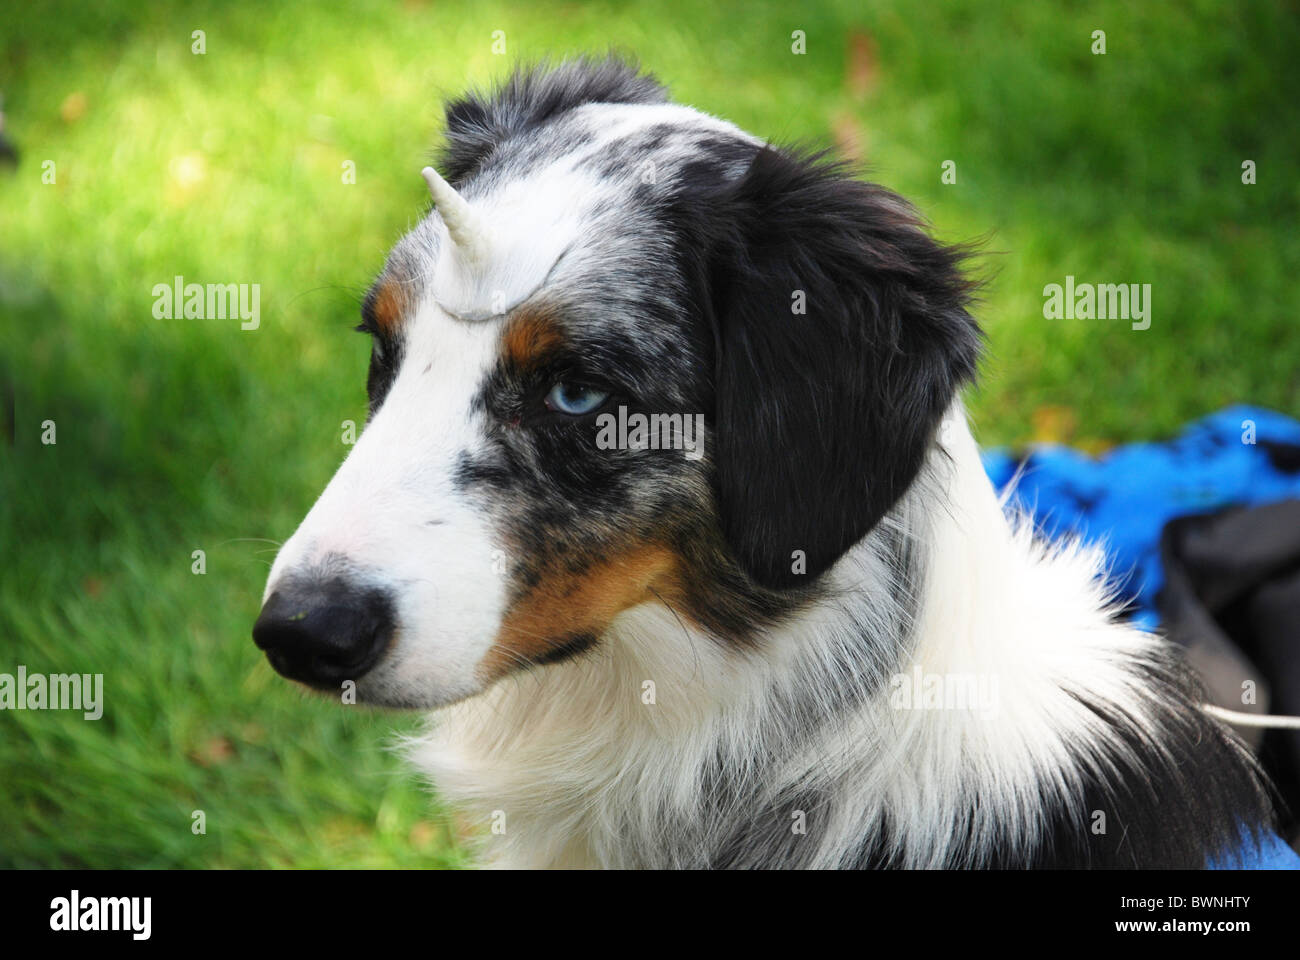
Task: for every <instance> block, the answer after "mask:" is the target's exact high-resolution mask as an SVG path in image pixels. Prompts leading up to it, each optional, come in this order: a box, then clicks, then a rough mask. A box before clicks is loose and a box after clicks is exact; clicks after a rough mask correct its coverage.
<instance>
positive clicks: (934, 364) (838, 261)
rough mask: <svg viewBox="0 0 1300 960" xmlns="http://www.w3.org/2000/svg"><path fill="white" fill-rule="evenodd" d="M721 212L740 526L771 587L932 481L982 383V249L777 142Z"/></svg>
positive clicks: (716, 213)
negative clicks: (943, 238) (945, 436)
mask: <svg viewBox="0 0 1300 960" xmlns="http://www.w3.org/2000/svg"><path fill="white" fill-rule="evenodd" d="M714 199H715V200H719V201H720V205H719V206H717V207H713V206H712V204H710V205H709V206H710V207H711V208H712V209H711V211H710V219H711V221H712V222H711V224H710V225H709V227H706V228H705V229H706V230H708V232H709V233H711V234H712V246H713V249H714V256H713V259H712V261H711V263H710V266H709V270H710V277H709V285H710V287H711V291H712V295H711V297H710V307H711V310H712V314H713V316H712V318H711V323H712V325H713V335H714V341H715V349H716V358H715V364H716V374H715V390H716V393H715V397H716V401H715V402H716V409H715V421H714V438H713V439H714V442H713V448H714V458H715V467H716V474H715V484H716V494H717V497H718V504H719V509H720V511H721V521H722V530H723V533H724V535H725V537H726V539H727V541H728V542H729V544H730V546H731V548H732V550H733V551H734V554H735V556H736V558H737V560H738V561H739V562H740V564H741V566H742V567H743V568H744V569H745V570H746V571H748V573H749V574H750V576H752V577H753V578H754V580H756V581H757V582H758V583H760V584H762V585H764V586H767V587H773V588H788V587H793V586H797V585H800V584H805V583H809V582H811V580H812V579H813V578H815V577H817V576H818V575H819V574H821V573H822V572H824V571H825V570H826V568H828V567H829V566H830V565H831V564H833V563H834V562H835V561H836V560H838V559H839V558H840V557H841V556H842V555H843V554H844V552H845V551H846V550H847V549H848V548H849V547H850V546H852V545H853V544H854V543H856V542H857V541H858V540H860V539H861V538H862V537H863V536H864V535H865V534H866V533H867V531H869V530H870V529H871V528H872V527H873V526H875V524H876V523H878V522H879V521H880V519H881V517H883V516H884V514H885V513H886V511H888V510H889V509H890V507H891V506H892V505H893V504H894V503H895V502H896V501H897V500H898V499H899V497H901V496H902V495H903V493H904V492H905V491H906V489H907V487H908V486H909V485H910V484H911V483H912V481H913V480H914V479H915V478H916V475H917V473H918V471H919V470H920V467H921V464H922V461H923V459H924V457H925V455H926V452H927V450H928V449H929V447H930V445H931V444H932V443H933V442H934V437H935V433H936V430H937V427H938V424H939V421H940V418H941V417H942V415H943V413H944V411H945V410H946V409H947V407H948V406H949V404H950V403H951V402H952V400H953V398H954V395H955V393H956V391H957V389H958V388H959V387H960V386H961V384H962V383H963V382H964V381H966V380H969V379H970V378H971V377H973V375H974V372H975V367H976V363H977V360H978V355H979V348H980V339H981V337H980V332H979V328H978V327H977V326H976V324H975V321H974V320H973V319H972V317H971V316H970V314H969V313H968V312H967V309H966V308H967V304H968V302H969V299H970V295H971V290H972V286H973V285H972V284H971V283H970V282H969V281H967V280H966V279H965V278H963V276H962V274H961V270H960V264H961V260H962V257H963V256H964V253H965V251H963V250H962V249H960V248H948V247H943V246H941V245H940V244H938V243H936V242H935V241H934V240H932V239H931V238H930V237H929V236H928V235H927V234H926V233H925V231H924V229H923V228H922V226H921V224H920V222H919V220H918V217H917V215H916V214H915V212H914V211H913V210H912V208H911V207H910V206H909V205H908V204H907V203H906V202H905V201H904V200H903V199H902V198H900V197H898V196H897V195H895V194H893V193H891V192H889V191H887V190H885V189H883V188H881V187H878V186H875V185H872V184H868V183H863V182H861V181H858V180H854V179H852V178H851V177H850V176H848V175H847V174H846V173H845V172H844V169H843V167H842V166H840V165H837V164H833V163H827V162H825V161H823V160H822V158H821V157H820V156H819V155H814V156H799V155H795V154H791V153H788V152H785V151H780V150H775V149H772V148H767V147H765V148H763V149H762V150H761V151H759V153H758V154H757V156H756V158H755V159H754V161H753V163H752V165H751V166H750V167H749V169H748V171H747V173H746V174H745V175H744V176H743V177H741V178H740V179H738V180H736V181H734V182H732V183H731V184H730V185H729V186H727V187H725V188H724V189H723V191H722V193H721V194H720V195H718V194H715V196H714Z"/></svg>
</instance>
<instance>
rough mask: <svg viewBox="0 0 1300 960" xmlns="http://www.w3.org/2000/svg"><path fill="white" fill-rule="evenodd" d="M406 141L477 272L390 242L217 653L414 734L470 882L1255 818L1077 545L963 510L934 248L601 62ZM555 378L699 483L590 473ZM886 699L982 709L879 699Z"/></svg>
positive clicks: (950, 334) (1251, 780)
mask: <svg viewBox="0 0 1300 960" xmlns="http://www.w3.org/2000/svg"><path fill="white" fill-rule="evenodd" d="M446 136H447V148H446V151H445V154H444V156H443V158H442V161H441V164H440V169H441V172H442V174H443V175H444V176H445V177H446V179H447V181H449V182H450V184H451V185H452V186H453V187H454V188H455V190H456V191H457V192H458V193H459V194H460V195H461V196H462V197H464V199H465V200H466V202H467V203H468V204H469V205H470V206H471V207H473V208H474V209H475V210H477V211H478V214H479V215H480V216H481V217H482V220H483V222H484V223H486V224H491V225H492V228H493V230H494V233H493V239H492V250H493V253H492V255H491V256H488V255H487V254H484V255H483V256H481V257H479V258H478V259H476V260H474V261H473V263H474V264H475V266H474V267H473V270H472V271H469V268H466V270H467V271H469V272H463V276H462V274H459V273H457V272H456V271H449V270H448V269H445V267H446V263H445V262H444V261H445V260H446V258H447V257H450V256H453V255H454V251H453V249H452V247H453V238H452V236H451V235H450V234H449V232H448V227H447V225H446V224H445V223H444V221H443V218H442V217H441V216H440V214H439V212H437V211H430V213H429V215H428V216H427V217H426V218H425V219H424V220H423V221H422V222H421V223H420V224H419V225H418V226H416V227H415V229H414V230H412V231H411V232H410V233H409V234H408V235H407V236H406V237H405V238H403V239H402V240H401V242H400V243H399V244H398V245H397V246H396V248H395V249H394V250H393V252H392V254H391V256H390V257H389V261H388V263H387V265H386V267H385V270H384V273H383V275H382V276H381V278H380V280H379V281H377V283H376V286H375V288H374V289H373V290H372V293H371V295H370V297H368V299H367V304H366V310H365V311H364V313H365V322H364V324H363V326H364V327H365V328H366V329H368V330H369V331H370V332H371V333H372V334H373V336H374V343H375V347H374V355H373V358H372V361H371V371H370V379H369V389H370V395H371V411H372V413H371V419H370V421H369V423H368V425H367V428H366V430H365V431H364V432H363V434H362V436H361V437H360V438H359V440H358V442H357V444H356V446H355V448H354V449H353V450H352V451H351V453H350V455H349V457H348V459H347V460H346V462H345V463H344V464H343V466H342V467H341V468H340V469H339V471H338V474H337V475H336V476H335V478H334V479H333V480H332V481H331V483H330V484H329V486H328V487H327V489H326V490H325V492H324V493H323V494H322V496H321V498H320V500H319V501H318V502H317V503H316V505H315V506H314V507H313V508H312V510H311V512H310V513H309V514H308V516H307V518H306V519H305V520H304V521H303V523H302V525H301V527H300V528H299V529H298V531H297V532H296V533H295V534H294V536H293V537H292V538H291V539H290V540H289V541H288V542H287V543H286V545H285V546H284V548H283V550H282V551H281V553H280V555H279V557H278V558H277V560H276V562H275V565H274V568H273V570H272V572H271V576H270V578H269V580H268V584H267V590H266V598H265V600H266V607H265V609H264V611H263V615H262V619H261V620H260V621H259V626H258V631H259V632H258V634H257V637H258V643H259V645H262V646H263V647H265V648H266V649H267V650H268V653H269V654H270V655H271V659H272V662H273V663H274V664H275V665H276V666H277V668H278V669H281V670H282V671H283V672H285V673H287V674H288V675H290V676H293V677H295V678H296V679H302V680H305V681H306V682H308V683H311V684H312V685H314V686H317V687H320V688H322V689H326V690H334V691H337V690H338V689H339V687H340V685H341V682H343V681H346V680H349V679H351V680H355V683H356V690H357V693H358V694H359V696H360V699H361V700H363V701H366V702H370V703H374V704H380V705H391V706H404V707H418V708H428V709H436V713H435V715H434V717H433V719H432V722H431V725H430V728H429V732H428V733H427V735H426V736H424V737H421V738H419V739H416V740H414V741H413V742H411V743H410V744H409V751H410V755H411V757H412V759H413V761H414V762H415V763H416V764H417V765H418V766H419V767H420V768H422V769H423V770H424V771H426V772H427V773H428V774H429V775H430V776H431V778H432V779H433V781H434V783H435V784H436V785H437V788H438V789H439V791H440V792H441V793H442V795H443V796H444V797H445V798H446V799H448V800H449V801H451V802H453V803H455V804H458V805H461V806H462V807H464V808H466V809H468V810H471V811H476V812H477V813H478V815H479V816H480V817H481V818H482V822H483V824H484V826H485V827H486V826H487V824H488V823H489V822H496V823H498V825H501V824H503V825H504V832H503V833H499V834H498V835H493V836H492V838H491V843H490V846H489V848H488V850H487V851H486V857H487V858H488V859H490V860H491V861H492V862H495V863H498V864H503V865H509V866H519V867H588V866H600V867H961V868H981V867H1157V866H1158V867H1177V866H1183V867H1200V866H1203V865H1205V863H1206V862H1207V860H1208V859H1211V858H1214V857H1216V856H1217V857H1223V856H1225V855H1226V854H1227V851H1229V850H1231V849H1234V848H1235V847H1236V846H1237V845H1238V841H1239V839H1240V832H1241V831H1242V830H1246V831H1254V830H1260V829H1266V828H1267V826H1268V824H1269V822H1270V817H1271V812H1270V802H1269V797H1268V795H1267V792H1266V789H1265V787H1264V786H1263V784H1262V782H1261V779H1260V776H1259V774H1258V772H1257V769H1256V767H1255V764H1254V762H1253V760H1252V758H1251V757H1250V755H1249V754H1248V752H1247V751H1246V750H1245V749H1244V748H1243V747H1242V746H1241V745H1240V743H1239V742H1238V741H1237V740H1236V739H1235V738H1234V737H1233V736H1232V735H1231V734H1230V733H1228V732H1227V730H1226V729H1225V728H1224V727H1222V726H1221V725H1220V724H1219V723H1217V722H1216V721H1214V720H1212V719H1210V718H1209V717H1207V716H1206V715H1205V714H1204V713H1203V712H1202V711H1201V710H1200V709H1198V703H1199V697H1200V695H1199V693H1198V691H1197V686H1196V684H1195V681H1194V680H1193V678H1192V677H1191V676H1189V674H1188V673H1187V671H1186V670H1185V669H1184V668H1183V667H1182V666H1181V664H1180V662H1179V660H1178V658H1177V657H1176V655H1175V654H1174V652H1173V651H1172V649H1171V648H1170V647H1169V646H1168V645H1167V644H1166V643H1164V642H1163V641H1161V640H1160V639H1158V638H1156V637H1153V636H1150V635H1148V634H1145V633H1142V632H1140V631H1138V630H1136V629H1134V628H1133V627H1131V626H1129V625H1126V624H1124V623H1122V622H1119V621H1118V620H1117V619H1116V617H1115V615H1114V614H1113V612H1112V610H1111V608H1110V604H1109V598H1108V595H1107V590H1106V587H1105V585H1104V577H1103V575H1104V573H1105V570H1104V559H1103V557H1102V555H1101V554H1100V553H1099V552H1097V551H1096V550H1092V549H1085V548H1083V547H1080V546H1077V545H1069V544H1064V545H1054V546H1052V545H1044V544H1041V543H1037V542H1035V540H1034V539H1033V537H1032V536H1031V531H1030V529H1029V528H1028V527H1027V525H1024V524H1020V523H1018V522H1017V521H1016V520H1015V519H1014V518H1012V519H1009V518H1008V516H1007V515H1006V513H1005V511H1004V510H1003V507H1002V504H1001V503H1000V502H999V500H998V498H997V496H996V495H995V493H994V491H993V489H992V488H991V487H990V484H989V481H988V479H987V478H986V476H985V474H984V471H983V469H982V467H981V464H980V459H979V456H978V452H977V449H976V445H975V442H974V440H973V439H972V436H971V433H970V430H969V429H968V425H967V418H966V414H965V411H964V408H963V406H962V403H961V400H960V398H959V390H960V388H961V387H962V386H963V384H967V383H969V382H971V380H972V378H973V376H974V373H975V368H976V363H977V359H978V354H979V346H980V334H979V331H978V329H977V326H976V324H975V322H974V320H973V319H972V318H971V316H970V314H969V313H968V312H967V306H968V302H969V297H970V292H971V289H970V286H969V284H968V283H967V281H966V280H965V279H964V278H963V276H962V274H961V272H960V262H961V259H962V251H959V250H953V249H951V248H945V247H943V246H941V245H939V244H937V243H936V242H935V241H933V240H932V239H930V237H929V236H928V235H927V234H926V233H925V231H924V230H923V229H922V227H921V225H920V224H919V222H918V220H917V218H916V216H915V214H914V213H913V212H912V210H911V208H910V207H909V206H908V205H907V204H906V203H905V202H904V201H903V200H901V199H900V198H899V197H897V196H896V195H894V194H892V193H890V192H889V191H887V190H885V189H883V188H881V187H878V186H874V185H870V184H867V183H862V182H859V181H857V180H855V179H853V178H852V177H851V176H849V174H848V173H847V172H846V171H845V170H843V169H842V168H841V167H839V166H836V165H834V164H832V163H829V162H827V161H826V160H824V159H821V158H818V157H815V156H809V155H805V154H802V153H799V152H797V151H789V150H784V149H778V148H774V147H771V146H768V145H765V144H763V143H761V142H760V141H759V140H757V139H755V138H754V137H752V136H750V135H749V134H747V133H745V132H743V131H741V130H739V129H738V128H736V127H734V126H733V125H731V124H729V123H726V122H724V121H721V120H718V119H715V118H713V117H710V116H708V115H706V114H704V113H701V112H699V111H697V110H694V109H691V108H688V107H683V106H677V105H673V104H670V103H668V102H667V100H666V94H665V91H664V90H663V88H662V87H661V86H660V85H659V84H658V83H656V82H655V81H654V80H653V79H652V78H650V77H648V76H646V75H643V74H640V73H638V72H637V70H636V69H635V68H633V67H631V66H628V65H625V64H623V63H621V62H618V61H615V60H576V61H570V62H566V63H564V64H561V65H559V66H558V67H554V68H546V67H542V68H536V69H532V70H523V71H519V72H517V73H516V74H515V75H514V76H513V77H511V78H510V79H509V80H508V81H507V82H506V83H505V84H504V85H503V86H502V87H500V88H499V89H498V90H496V91H494V92H492V93H487V94H478V93H471V94H469V95H467V96H465V97H464V98H463V99H460V100H457V101H455V102H453V103H452V104H451V105H450V106H449V107H448V110H447V133H446ZM467 262H468V261H467ZM467 277H469V278H470V279H466V278H467ZM458 278H459V279H458ZM796 291H801V292H802V294H803V296H804V297H805V299H806V304H807V309H806V313H804V314H797V313H793V312H792V309H791V304H792V299H793V297H794V295H795V292H796ZM498 307H499V308H500V309H497V308H498ZM381 314H382V315H381ZM528 324H531V325H532V327H527V325H528ZM520 325H524V326H520ZM521 330H523V331H524V333H528V331H529V330H531V331H532V334H531V335H529V336H525V335H523V334H521V333H520V331H521ZM508 344H513V346H507V345H508ZM520 344H523V345H524V347H525V348H528V347H529V345H533V346H536V352H535V353H532V352H530V351H529V349H523V351H522V352H521V348H520ZM560 381H563V382H566V383H579V384H588V385H594V387H593V389H596V388H598V390H597V392H598V393H605V392H607V393H608V395H609V397H610V403H621V404H624V405H626V406H627V407H629V408H630V409H635V410H643V411H680V412H684V413H688V414H689V413H694V412H697V411H698V412H701V413H703V414H705V416H706V420H707V426H708V429H707V433H706V437H707V441H706V455H705V456H704V457H703V458H702V459H700V460H699V461H691V460H688V459H686V458H683V457H682V456H681V454H680V452H677V451H671V450H648V451H644V450H643V451H633V450H600V449H597V447H596V445H595V443H594V442H593V438H594V436H595V429H594V427H593V425H592V422H591V419H590V417H569V416H566V415H564V414H562V413H557V412H556V411H555V410H553V409H550V408H549V407H547V406H546V404H545V403H544V402H543V400H542V398H543V396H545V395H546V391H547V389H548V388H549V387H550V386H551V385H553V384H554V383H556V382H560ZM800 555H802V557H803V558H804V560H803V563H802V564H800V563H798V562H796V561H795V558H796V557H798V556H800ZM358 598H360V599H358ZM322 610H323V611H326V612H324V613H320V612H319V611H322ZM304 624H305V626H304ZM340 625H341V626H340ZM358 637H364V638H365V644H362V645H361V647H359V646H358V643H359V641H358V640H357V638H358ZM313 644H315V645H317V646H312V645H313ZM367 645H368V646H367ZM362 647H365V649H362ZM366 650H372V653H366ZM320 651H326V653H328V656H326V654H321V656H320V657H317V656H316V654H317V653H318V652H320ZM358 651H360V652H358ZM330 658H332V659H330ZM354 667H355V669H354ZM917 667H919V668H920V669H921V671H922V672H923V673H924V674H925V675H926V676H938V677H944V676H961V677H978V678H993V679H994V680H995V681H996V685H997V690H998V697H997V703H996V706H995V707H988V706H987V705H986V707H985V708H983V709H896V708H895V706H896V704H895V702H894V701H893V700H892V698H891V693H892V692H893V690H894V683H895V678H897V677H899V676H910V675H911V674H912V671H913V670H914V669H915V668H917ZM647 691H653V695H652V696H650V695H648V694H647ZM648 701H652V702H648ZM493 817H495V818H496V820H495V821H493V820H492V818H493Z"/></svg>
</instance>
